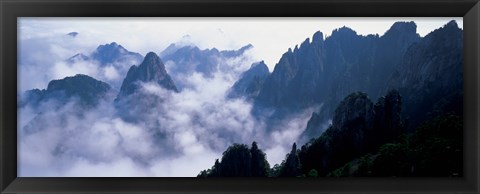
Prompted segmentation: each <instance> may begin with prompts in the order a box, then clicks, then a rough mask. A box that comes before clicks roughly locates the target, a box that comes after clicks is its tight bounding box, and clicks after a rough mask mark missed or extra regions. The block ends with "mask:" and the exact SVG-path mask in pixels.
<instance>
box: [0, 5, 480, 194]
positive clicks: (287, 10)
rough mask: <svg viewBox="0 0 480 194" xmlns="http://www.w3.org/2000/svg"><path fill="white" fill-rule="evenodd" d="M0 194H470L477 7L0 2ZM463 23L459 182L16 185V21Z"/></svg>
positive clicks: (474, 167) (26, 181)
mask: <svg viewBox="0 0 480 194" xmlns="http://www.w3.org/2000/svg"><path fill="white" fill-rule="evenodd" d="M0 13H1V16H0V17H1V18H0V19H1V22H0V31H1V36H0V42H1V47H0V48H1V52H0V59H1V65H0V87H1V88H0V110H1V111H0V149H1V152H0V192H1V193H67V192H68V193H85V192H92V193H112V192H121V193H145V192H158V193H332V192H354V193H355V192H358V193H370V192H377V193H419V192H421V193H440V192H442V193H478V192H479V188H480V186H479V181H480V180H479V175H480V171H479V169H480V168H479V163H480V162H479V147H480V144H479V140H480V136H479V134H480V133H479V125H478V124H479V120H480V115H479V112H478V110H479V105H480V104H479V81H480V80H479V79H480V78H479V77H480V71H479V66H480V61H479V55H480V54H479V53H480V27H479V23H480V3H479V1H478V0H415V1H412V0H391V1H387V0H336V1H334V0H300V1H298V0H297V1H294V0H286V1H281V0H256V1H253V0H245V1H241V0H227V1H219V0H196V1H194V0H140V1H135V0H117V1H107V0H101V1H94V0H83V1H79V0H63V1H58V0H37V1H33V0H15V1H14V0H0ZM119 16H121V17H164V16H172V17H178V16H182V17H218V16H222V17H245V16H246V17H275V16H286V17H307V16H308V17H312V16H313V17H315V16H329V17H332V16H334V17H346V16H349V17H360V16H361V17H439V16H441V17H463V19H464V23H463V25H464V26H463V28H464V48H465V49H464V52H465V53H464V59H465V62H464V72H465V73H464V89H465V90H464V96H465V97H464V115H465V117H464V122H465V123H464V124H465V125H464V126H465V129H464V153H465V154H464V159H463V161H464V177H463V178H333V179H332V178H319V179H298V178H293V179H292V178H290V179H289V178H277V179H273V178H264V179H261V178H248V179H247V178H223V179H222V178H209V179H199V178H22V177H17V143H16V141H17V132H16V129H17V114H16V111H17V106H16V104H17V101H16V99H17V96H16V91H17V57H16V56H17V17H119Z"/></svg>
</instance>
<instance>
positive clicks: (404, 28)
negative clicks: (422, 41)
mask: <svg viewBox="0 0 480 194" xmlns="http://www.w3.org/2000/svg"><path fill="white" fill-rule="evenodd" d="M390 33H415V34H416V33H417V24H415V22H413V21H410V22H395V23H394V24H393V25H392V27H390V29H389V30H388V31H387V32H385V34H390Z"/></svg>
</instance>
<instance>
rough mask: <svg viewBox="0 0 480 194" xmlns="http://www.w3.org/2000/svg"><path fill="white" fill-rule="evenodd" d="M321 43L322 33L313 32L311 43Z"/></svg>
mask: <svg viewBox="0 0 480 194" xmlns="http://www.w3.org/2000/svg"><path fill="white" fill-rule="evenodd" d="M316 42H323V33H322V32H320V31H317V32H315V34H313V37H312V43H316Z"/></svg>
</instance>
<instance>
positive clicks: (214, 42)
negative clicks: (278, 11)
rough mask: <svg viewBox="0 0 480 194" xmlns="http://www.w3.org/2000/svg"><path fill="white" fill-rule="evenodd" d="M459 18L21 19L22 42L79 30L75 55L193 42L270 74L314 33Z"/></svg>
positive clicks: (425, 28)
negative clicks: (257, 63) (245, 51)
mask: <svg viewBox="0 0 480 194" xmlns="http://www.w3.org/2000/svg"><path fill="white" fill-rule="evenodd" d="M453 19H454V20H456V21H457V23H458V25H459V26H460V27H461V28H462V27H463V20H462V18H38V17H37V18H20V19H19V20H18V21H19V22H18V28H19V35H20V36H19V37H20V39H21V40H24V39H31V38H38V37H52V36H61V35H65V34H67V33H69V32H78V33H79V35H78V36H77V37H76V39H78V41H76V42H74V43H73V44H74V45H72V48H71V51H72V53H73V52H88V51H92V50H93V49H95V48H96V47H97V46H98V45H100V44H105V43H110V42H117V43H119V44H121V45H123V46H124V47H125V48H127V49H128V50H130V51H135V52H139V53H141V54H143V55H145V54H146V53H147V52H149V51H154V52H157V53H158V52H161V51H162V50H163V49H164V48H166V47H167V46H168V45H169V44H171V43H175V42H177V43H178V42H180V43H193V44H195V45H197V46H199V47H200V48H202V49H205V48H213V47H216V48H218V49H220V50H232V49H238V48H240V47H242V46H244V45H247V44H249V43H250V44H252V45H253V46H254V47H255V52H254V53H255V57H256V58H257V59H258V60H265V62H266V64H267V65H268V66H269V67H270V71H272V69H273V67H274V65H275V64H276V63H277V62H278V60H279V59H280V57H281V55H282V54H283V53H284V52H286V51H287V50H288V48H294V47H295V45H297V44H300V43H301V42H303V41H304V40H305V39H306V38H309V37H310V38H311V37H312V35H313V34H314V33H315V32H316V31H321V32H323V34H324V35H325V36H329V35H330V33H331V32H332V30H334V29H337V28H340V27H342V26H347V27H350V28H352V29H353V30H355V31H356V32H357V33H358V34H362V35H367V34H379V35H383V34H384V33H385V32H386V31H387V30H388V29H389V28H390V27H391V25H392V24H393V23H394V22H396V21H415V23H416V24H417V32H418V33H419V34H420V35H421V36H425V35H426V34H428V33H429V32H431V31H432V30H434V29H436V28H439V27H441V26H443V25H444V24H445V23H447V22H448V21H450V20H453Z"/></svg>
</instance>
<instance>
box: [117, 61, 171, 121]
mask: <svg viewBox="0 0 480 194" xmlns="http://www.w3.org/2000/svg"><path fill="white" fill-rule="evenodd" d="M146 84H152V85H153V86H154V87H157V86H158V87H160V88H162V89H165V91H166V93H162V94H154V93H151V92H146V90H144V89H145V85H146ZM168 92H178V89H177V87H176V86H175V83H174V82H173V80H172V78H171V77H170V75H169V74H168V73H167V71H166V70H165V66H164V65H163V62H162V60H161V59H160V58H159V57H158V55H157V54H155V53H153V52H150V53H148V54H147V55H146V56H145V59H144V60H143V62H142V63H141V64H140V65H139V66H135V65H134V66H132V67H131V68H130V69H129V70H128V73H127V76H126V77H125V79H124V80H123V83H122V86H121V88H120V92H119V93H118V95H117V98H116V99H115V105H116V108H117V110H118V114H119V115H120V116H121V117H122V118H123V119H125V120H127V121H131V122H136V121H140V120H143V119H146V117H147V115H149V114H154V112H155V109H156V108H158V106H159V104H160V103H162V102H163V101H164V100H165V98H168V96H169V94H168Z"/></svg>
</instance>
